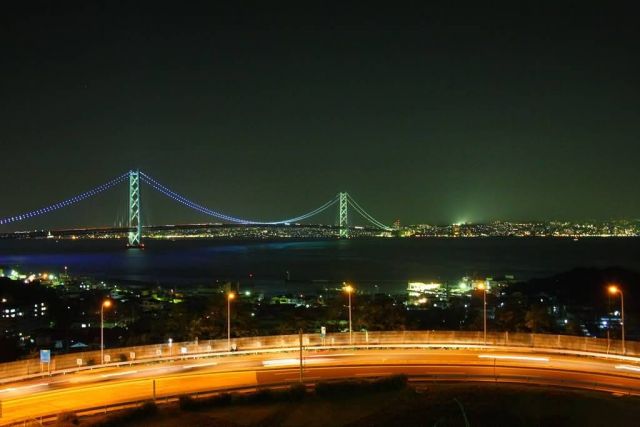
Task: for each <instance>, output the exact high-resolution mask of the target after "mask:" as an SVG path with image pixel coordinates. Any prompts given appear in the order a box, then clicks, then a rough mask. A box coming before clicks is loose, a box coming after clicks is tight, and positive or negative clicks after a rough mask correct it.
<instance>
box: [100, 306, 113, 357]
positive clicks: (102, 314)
mask: <svg viewBox="0 0 640 427" xmlns="http://www.w3.org/2000/svg"><path fill="white" fill-rule="evenodd" d="M109 307H111V300H108V299H107V300H104V301H102V304H101V305H100V364H101V365H103V364H104V309H105V308H109Z"/></svg>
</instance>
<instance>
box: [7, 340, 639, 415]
mask: <svg viewBox="0 0 640 427" xmlns="http://www.w3.org/2000/svg"><path fill="white" fill-rule="evenodd" d="M303 361H304V370H303V374H304V380H305V382H309V383H314V382H318V381H322V380H329V379H341V378H342V379H344V378H364V377H375V376H385V375H391V374H400V373H402V374H406V375H408V376H409V377H410V378H411V379H415V380H420V379H425V380H429V381H433V380H438V381H492V382H493V381H496V382H519V383H533V384H546V385H550V386H564V387H577V388H584V389H590V390H600V391H607V392H613V393H623V394H634V395H640V363H635V364H634V363H633V362H632V361H622V362H621V361H619V360H611V359H605V358H594V357H583V356H575V355H562V354H554V353H545V352H542V351H539V352H535V351H522V352H517V351H509V352H505V351H499V350H495V349H482V348H473V349H378V350H353V349H349V348H344V349H334V350H329V351H313V352H307V353H305V355H304V357H303ZM299 375H300V371H299V359H298V353H296V352H282V353H268V354H259V355H230V356H224V357H216V358H203V359H194V360H181V361H173V362H164V363H159V364H151V365H137V366H132V367H129V368H116V367H111V368H100V369H94V370H91V371H81V372H77V373H74V374H68V375H60V376H53V377H44V378H40V379H35V380H30V381H27V382H20V383H14V384H5V385H3V386H1V387H2V388H0V402H1V408H2V412H1V414H2V418H0V424H8V423H12V422H16V421H19V420H24V419H28V418H37V417H40V416H47V415H54V414H58V413H61V412H65V411H79V410H82V409H88V408H96V407H100V406H107V405H114V404H119V403H126V402H133V401H140V400H145V399H152V398H153V393H154V382H155V395H156V398H163V397H170V396H177V395H180V394H187V393H198V392H206V391H215V390H227V389H237V388H250V387H260V386H273V385H280V384H287V383H293V382H296V381H298V380H299Z"/></svg>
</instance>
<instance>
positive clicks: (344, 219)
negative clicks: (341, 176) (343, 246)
mask: <svg viewBox="0 0 640 427" xmlns="http://www.w3.org/2000/svg"><path fill="white" fill-rule="evenodd" d="M338 197H339V198H340V209H339V211H338V224H339V225H340V235H339V236H340V238H341V239H348V238H349V221H348V212H347V193H346V192H341V193H338Z"/></svg>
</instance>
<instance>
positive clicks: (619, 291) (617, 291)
mask: <svg viewBox="0 0 640 427" xmlns="http://www.w3.org/2000/svg"><path fill="white" fill-rule="evenodd" d="M609 293H610V294H612V295H615V294H620V327H621V329H622V354H625V353H626V348H625V345H624V295H623V294H622V289H620V287H619V286H616V285H610V286H609Z"/></svg>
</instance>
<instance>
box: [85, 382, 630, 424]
mask: <svg viewBox="0 0 640 427" xmlns="http://www.w3.org/2000/svg"><path fill="white" fill-rule="evenodd" d="M346 389H348V391H346V392H344V393H341V392H340V390H338V392H336V391H335V390H331V393H333V394H332V395H330V394H315V393H309V394H307V395H306V396H304V397H303V398H298V399H289V398H288V397H287V396H286V395H285V394H283V395H280V396H279V397H273V396H272V397H271V398H267V399H266V400H268V401H265V400H264V396H263V397H262V398H260V399H244V400H238V401H234V402H233V403H231V404H228V403H226V404H223V405H216V404H214V405H213V406H209V407H199V408H195V409H193V408H192V409H191V410H184V409H180V408H179V407H175V406H174V407H169V408H162V409H160V410H158V411H157V413H150V414H147V415H146V416H145V417H142V418H141V419H131V420H128V421H127V420H126V419H125V418H121V419H113V418H94V419H86V420H81V421H80V423H79V425H81V426H90V425H104V422H105V421H107V422H111V425H119V426H158V427H183V426H190V427H191V426H194V427H195V426H304V427H315V426H318V427H320V426H350V427H364V426H403V427H404V426H439V427H443V426H464V425H465V416H466V418H467V420H468V422H469V425H471V426H604V425H611V426H636V425H638V420H640V398H635V397H628V396H613V395H609V394H604V393H597V392H586V391H574V390H561V389H549V388H543V387H536V386H520V385H507V384H429V385H418V386H417V388H413V387H408V388H402V389H395V390H382V389H379V388H378V389H376V388H375V387H373V388H372V387H369V388H367V389H363V390H362V392H357V391H356V390H354V389H353V388H351V389H349V387H346ZM113 421H116V423H115V424H113ZM76 425H77V424H76Z"/></svg>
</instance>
